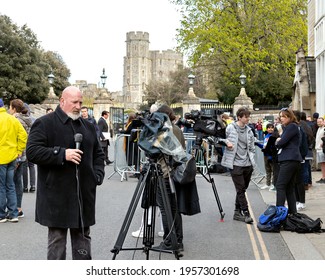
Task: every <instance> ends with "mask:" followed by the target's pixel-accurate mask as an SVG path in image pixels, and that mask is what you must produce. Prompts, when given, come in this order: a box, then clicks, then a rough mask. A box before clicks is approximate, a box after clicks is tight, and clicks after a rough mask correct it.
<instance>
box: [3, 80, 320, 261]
mask: <svg viewBox="0 0 325 280" xmlns="http://www.w3.org/2000/svg"><path fill="white" fill-rule="evenodd" d="M59 102H60V103H59V105H58V106H57V108H55V109H54V110H53V109H51V110H50V109H49V110H48V111H47V112H46V114H45V115H44V116H42V117H40V118H38V119H36V120H35V119H33V118H32V117H31V115H30V109H29V106H28V105H27V104H26V103H24V102H23V101H22V100H20V99H14V100H12V101H11V102H10V104H9V110H8V111H7V110H6V109H5V108H4V104H3V100H2V99H0V223H4V222H7V221H9V222H18V221H19V218H22V217H24V213H23V209H22V197H23V193H24V192H31V193H33V192H35V190H37V191H36V211H35V213H36V214H35V221H36V222H37V223H39V224H41V225H43V226H46V227H47V228H48V246H47V258H48V259H66V243H67V234H68V231H69V233H70V239H71V245H72V246H71V247H72V258H73V259H91V258H92V255H91V237H90V227H91V226H92V225H94V224H95V201H96V187H97V186H98V185H101V184H102V182H103V179H104V175H105V168H104V167H105V163H106V165H108V164H111V163H112V162H113V161H111V160H110V159H109V157H108V146H109V145H110V138H111V137H112V135H111V134H112V133H111V129H110V128H111V127H110V123H109V122H108V121H107V120H108V119H109V112H108V111H103V112H102V114H101V117H100V119H99V120H98V122H96V120H95V119H94V118H92V117H90V116H89V115H88V108H87V107H86V106H82V93H81V91H80V90H79V89H78V88H77V87H74V86H69V87H67V88H66V89H64V90H63V92H62V94H61V97H60V100H59ZM154 112H157V113H160V114H164V115H166V116H167V119H168V122H170V124H171V125H169V126H167V127H168V129H169V130H170V131H171V132H172V133H173V135H174V136H173V137H175V139H176V140H175V142H173V145H176V146H177V147H180V148H181V149H182V150H183V151H184V154H186V152H187V153H189V152H190V151H189V150H190V147H187V146H186V141H185V138H184V133H188V131H189V130H190V129H191V128H193V127H192V126H191V125H189V126H188V127H186V126H185V125H182V124H180V122H179V121H178V119H177V116H175V114H174V112H173V110H172V109H171V108H170V107H169V106H167V105H162V106H160V107H157V106H156V105H155V107H152V108H151V112H150V113H154ZM135 119H136V118H135V115H134V114H132V113H131V114H130V115H129V121H128V123H127V124H126V126H125V129H122V130H121V131H120V133H131V130H130V129H131V127H132V125H131V122H132V121H133V120H135ZM221 119H222V121H223V122H224V124H225V127H226V129H225V132H226V134H225V139H224V140H225V141H224V142H223V147H222V151H223V152H222V160H221V165H222V166H224V167H225V168H227V170H229V172H230V175H231V178H232V181H233V184H234V188H235V193H236V195H235V198H234V215H233V219H234V220H236V221H240V222H244V223H246V224H252V223H253V218H252V216H251V214H250V209H249V205H248V202H247V198H246V191H247V189H248V187H249V184H250V181H251V177H252V174H253V171H254V168H255V167H256V163H255V151H256V146H258V147H259V148H260V149H261V150H262V152H263V155H264V165H265V170H266V184H265V186H263V187H261V189H269V190H270V191H274V192H276V202H275V204H276V205H277V206H284V205H286V206H287V207H288V212H289V214H295V213H297V211H301V210H303V209H305V208H306V201H305V191H306V190H308V189H309V188H311V187H312V184H313V182H312V178H311V171H312V169H313V168H314V169H315V168H316V169H317V168H318V166H320V167H319V168H320V170H321V173H322V177H321V178H319V180H317V181H316V182H315V183H325V154H324V151H325V145H323V142H324V141H325V133H324V131H325V122H324V118H322V117H320V116H319V115H318V114H317V113H315V114H314V115H313V120H308V118H307V117H306V114H305V113H304V112H299V111H293V110H292V109H290V108H283V109H281V110H280V112H279V114H278V116H277V117H276V118H275V120H274V121H270V120H267V121H266V122H263V120H262V119H259V120H258V121H257V123H256V124H253V123H252V122H251V112H250V110H249V109H247V108H246V107H242V108H239V109H238V111H237V112H236V114H235V118H233V117H231V116H229V115H228V114H222V115H221ZM138 136H139V135H138V134H137V137H138ZM124 148H125V149H126V146H125V147H124ZM126 156H128V154H127V153H126ZM157 162H158V163H159V165H160V166H161V169H162V177H163V182H164V185H165V187H166V190H167V197H168V202H169V205H170V207H171V209H170V211H171V215H172V218H173V223H172V228H171V224H170V223H169V222H168V221H167V216H166V210H167V209H165V207H166V203H165V202H164V201H163V199H164V197H163V194H162V193H161V190H160V189H158V190H157V197H156V203H155V204H154V205H150V207H158V208H159V210H160V213H161V223H162V232H161V235H162V237H163V241H162V242H161V243H160V244H159V245H158V246H156V247H154V249H155V250H162V251H165V250H179V251H182V250H184V244H183V239H184V234H183V224H182V215H195V214H197V213H200V204H199V197H198V194H197V189H196V182H195V181H194V182H192V183H191V184H190V185H187V186H183V185H181V184H177V183H176V182H173V180H171V176H170V174H171V173H172V170H173V168H175V165H173V164H172V163H173V160H172V158H171V155H168V154H164V153H161V155H160V157H159V158H158V161H157ZM35 166H37V175H38V177H37V185H36V178H35ZM28 178H29V185H30V188H28ZM138 178H139V180H141V176H140V177H138ZM189 206H190V207H189ZM143 223H144V221H143V220H142V222H141V226H140V228H139V230H137V231H136V232H133V236H134V237H142V236H143V231H142V228H143ZM172 232H174V233H175V235H176V240H177V244H176V245H175V244H173V243H172V240H171V233H172ZM175 246H176V247H175Z"/></svg>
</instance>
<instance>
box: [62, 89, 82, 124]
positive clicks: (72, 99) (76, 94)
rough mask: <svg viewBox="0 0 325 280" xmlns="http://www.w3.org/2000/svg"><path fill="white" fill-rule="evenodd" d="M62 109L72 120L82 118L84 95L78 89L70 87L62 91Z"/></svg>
mask: <svg viewBox="0 0 325 280" xmlns="http://www.w3.org/2000/svg"><path fill="white" fill-rule="evenodd" d="M60 107H61V109H62V111H63V112H65V113H66V114H67V115H68V116H69V117H70V118H72V119H73V120H76V119H78V118H79V117H80V110H81V107H82V94H81V91H80V89H79V88H78V87H75V86H68V87H66V88H65V89H64V90H63V91H62V96H61V98H60Z"/></svg>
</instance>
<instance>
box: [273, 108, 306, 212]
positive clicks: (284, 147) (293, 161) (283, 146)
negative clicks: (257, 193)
mask: <svg viewBox="0 0 325 280" xmlns="http://www.w3.org/2000/svg"><path fill="white" fill-rule="evenodd" d="M279 116H280V120H281V124H282V125H283V132H282V134H281V137H279V138H277V139H276V142H275V144H276V146H277V148H278V162H279V174H278V179H277V182H276V191H277V192H276V205H277V206H284V203H285V200H287V202H288V213H290V214H295V213H297V208H296V196H295V181H296V180H295V178H296V176H297V173H298V171H299V167H300V163H301V161H302V157H301V154H300V138H301V137H300V131H299V127H298V124H297V119H296V117H295V115H294V113H293V111H292V110H291V109H288V108H284V109H282V110H281V111H280V113H279Z"/></svg>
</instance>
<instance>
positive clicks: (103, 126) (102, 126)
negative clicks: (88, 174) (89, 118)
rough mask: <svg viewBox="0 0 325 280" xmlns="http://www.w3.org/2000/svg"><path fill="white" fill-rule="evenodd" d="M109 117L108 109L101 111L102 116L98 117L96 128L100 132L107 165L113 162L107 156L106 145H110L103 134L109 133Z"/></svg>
mask: <svg viewBox="0 0 325 280" xmlns="http://www.w3.org/2000/svg"><path fill="white" fill-rule="evenodd" d="M108 117H109V112H108V111H103V112H102V116H101V117H100V119H99V120H98V128H99V132H100V143H101V144H102V148H103V151H104V154H105V162H106V164H107V165H109V164H111V163H113V162H114V161H111V160H110V159H109V158H108V146H109V145H110V143H109V139H108V138H107V137H105V136H104V134H103V132H104V133H110V132H109V127H108V124H107V121H106V120H107V119H108Z"/></svg>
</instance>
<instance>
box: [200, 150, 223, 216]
mask: <svg viewBox="0 0 325 280" xmlns="http://www.w3.org/2000/svg"><path fill="white" fill-rule="evenodd" d="M197 153H198V148H196V151H195V156H196V155H197ZM203 158H204V165H205V168H206V170H207V174H208V176H209V178H207V177H206V176H205V175H204V174H203V173H201V175H202V176H203V177H204V178H205V179H206V180H207V181H208V182H209V183H211V186H212V190H213V193H214V197H215V199H216V201H217V205H218V208H219V212H220V216H221V218H220V222H223V221H224V220H223V218H224V217H225V213H224V212H223V208H222V205H221V201H220V198H219V194H218V191H217V188H216V184H215V183H214V179H213V178H212V177H211V174H210V171H209V168H208V163H207V159H206V156H205V155H204V156H203Z"/></svg>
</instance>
